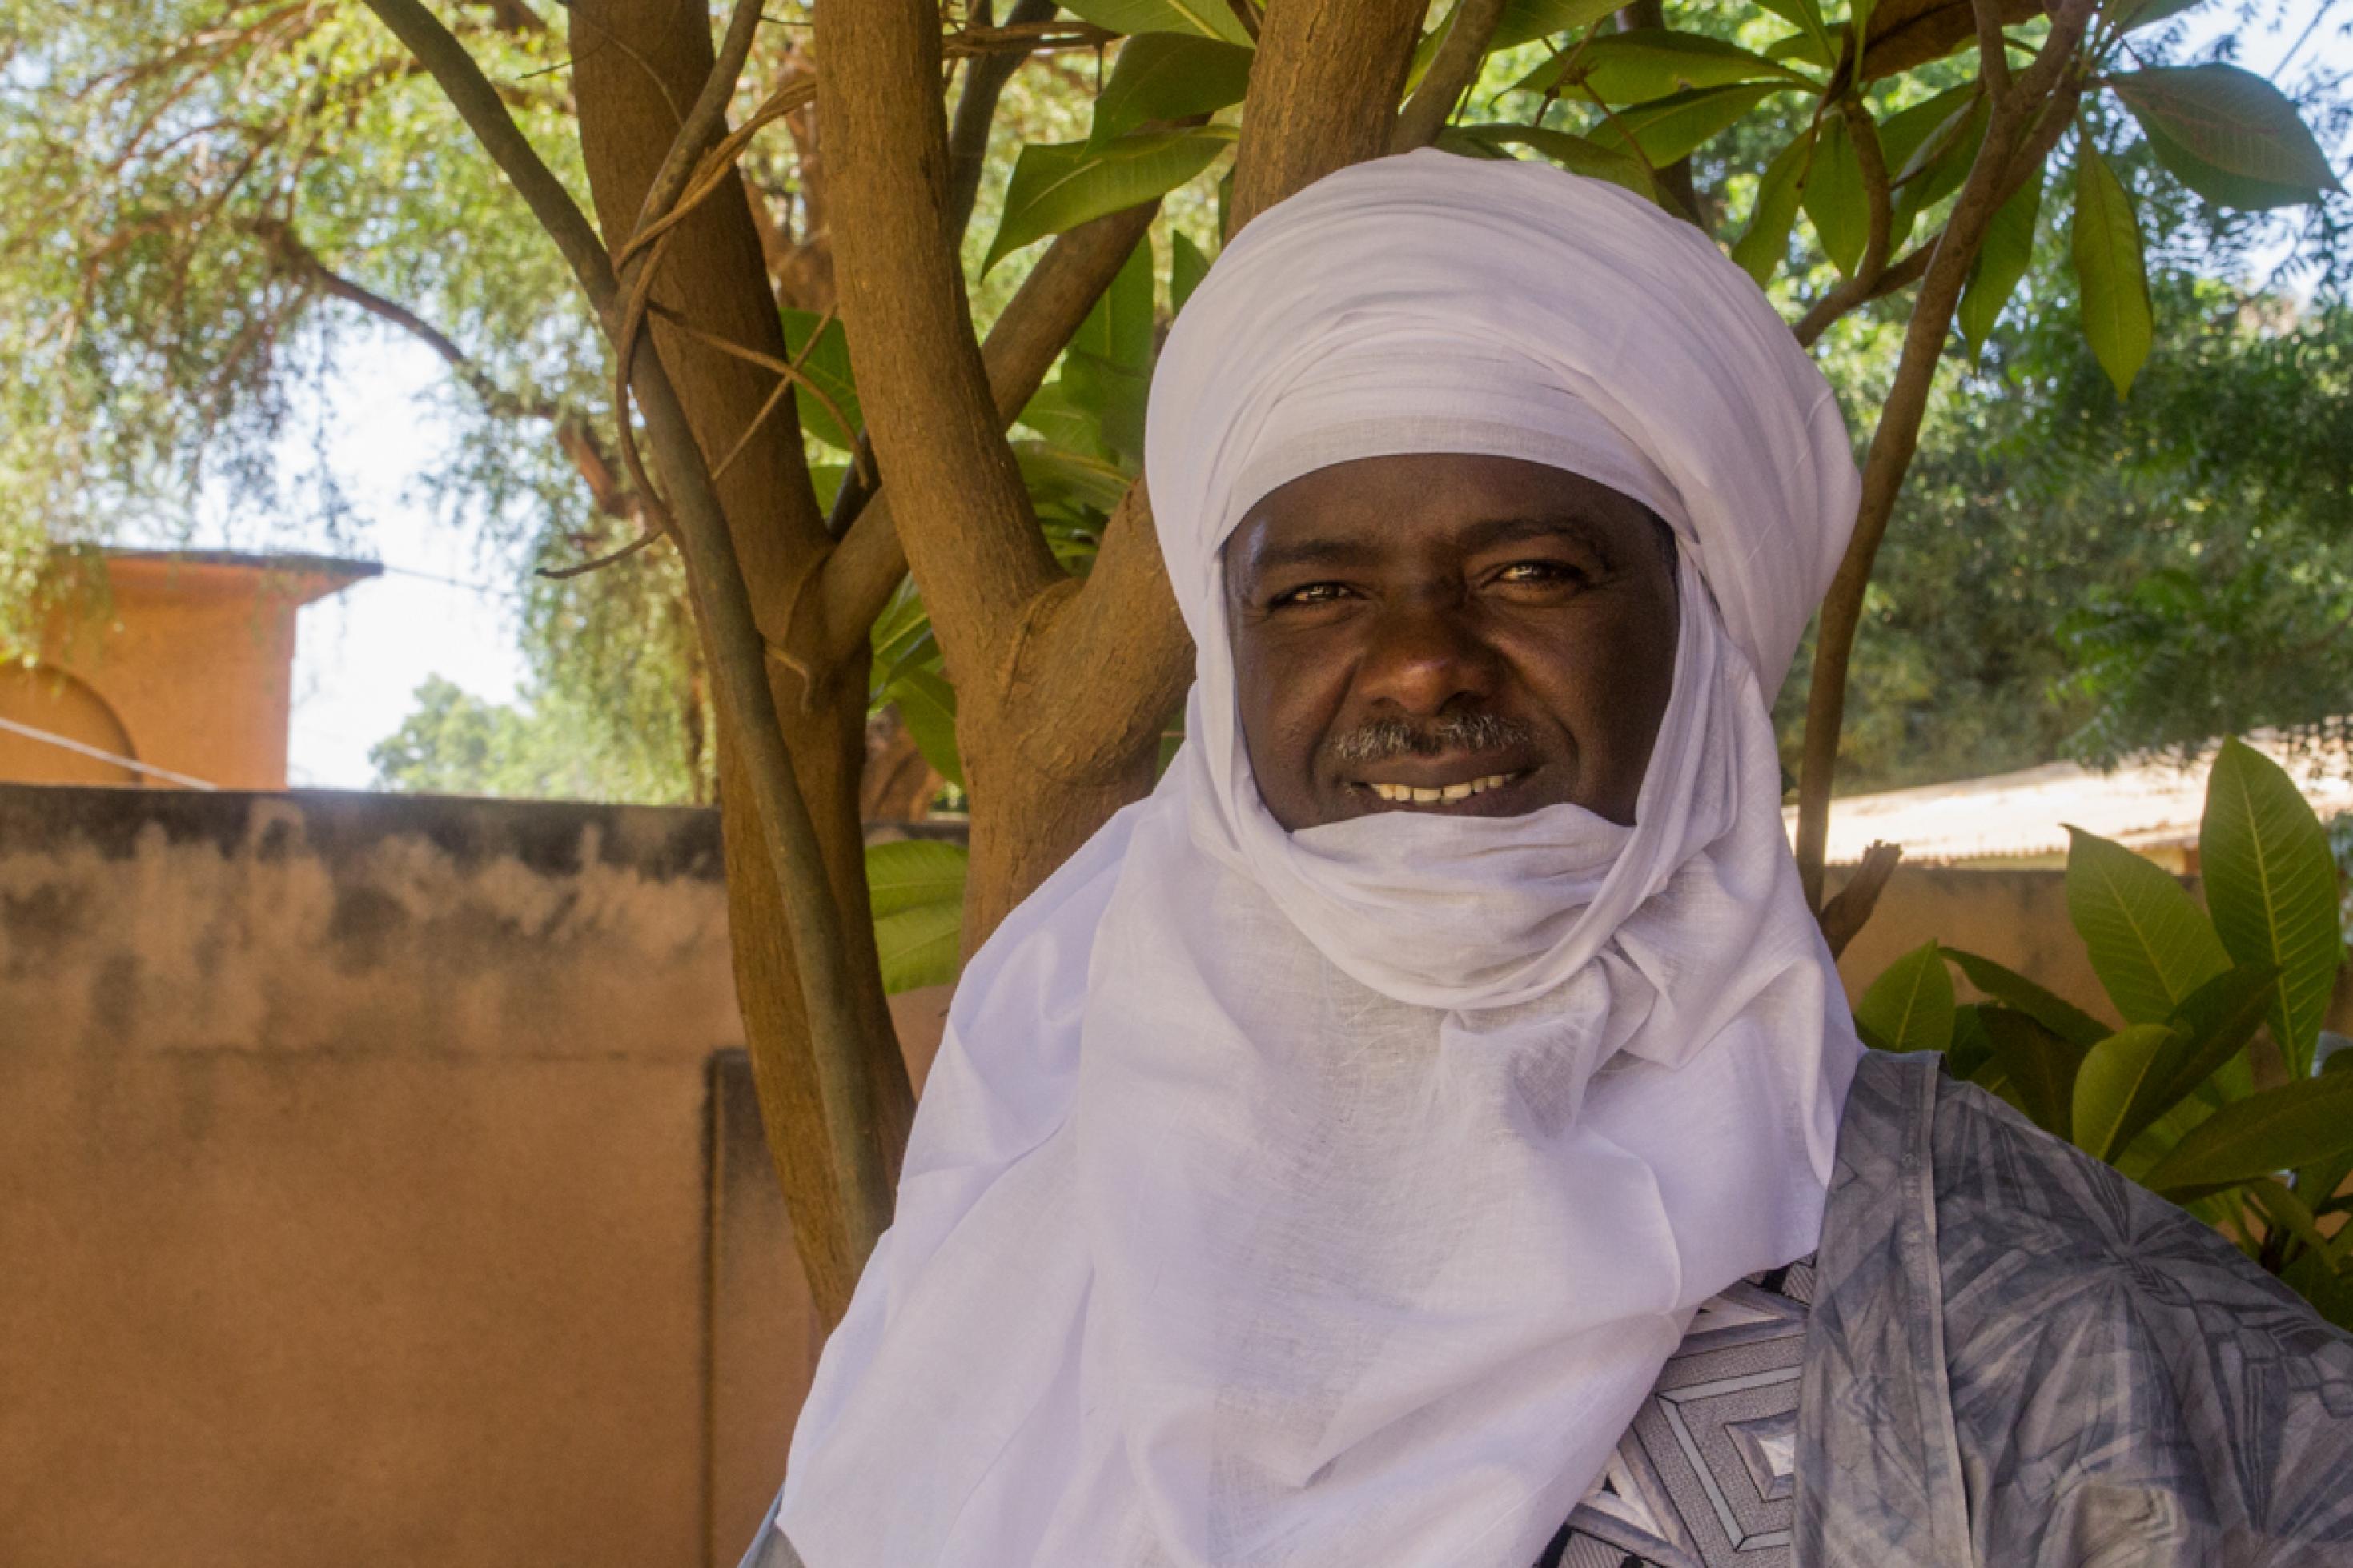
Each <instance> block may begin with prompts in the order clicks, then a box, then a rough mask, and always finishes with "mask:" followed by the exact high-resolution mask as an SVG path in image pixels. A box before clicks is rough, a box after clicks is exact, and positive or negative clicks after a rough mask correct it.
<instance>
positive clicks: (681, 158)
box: [638, 0, 760, 231]
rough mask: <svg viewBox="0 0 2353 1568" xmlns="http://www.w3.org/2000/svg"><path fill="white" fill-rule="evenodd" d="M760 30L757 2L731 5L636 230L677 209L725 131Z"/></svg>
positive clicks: (742, 0)
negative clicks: (699, 86)
mask: <svg viewBox="0 0 2353 1568" xmlns="http://www.w3.org/2000/svg"><path fill="white" fill-rule="evenodd" d="M759 30H760V0H735V9H734V11H733V14H732V15H731V16H729V17H728V19H727V33H726V36H725V37H723V38H722V39H721V40H720V44H719V58H717V59H716V60H714V61H713V62H712V67H711V74H710V75H709V76H707V77H705V78H703V79H702V91H701V92H699V93H697V94H695V98H694V107H693V108H691V109H690V110H687V111H686V119H685V121H684V122H683V123H681V125H680V126H679V128H678V133H677V134H676V135H675V136H673V137H671V138H670V152H669V153H666V154H664V156H663V158H662V163H661V168H660V170H659V172H658V173H657V174H655V175H654V180H653V184H650V185H648V186H647V187H646V199H645V202H644V204H643V205H641V206H640V207H639V209H638V230H639V231H643V230H644V228H645V226H647V225H648V224H649V223H652V222H654V221H656V220H658V219H659V218H660V217H662V216H664V215H665V214H667V213H668V212H669V211H670V208H671V207H672V206H673V205H676V204H677V202H678V197H679V193H680V192H681V191H683V190H685V189H686V183H687V181H688V180H689V179H690V178H691V177H692V175H693V174H694V169H695V163H696V162H697V160H699V159H700V158H702V154H703V153H706V152H708V151H709V150H710V147H711V144H712V142H716V141H718V140H719V138H720V136H721V134H722V133H723V132H724V131H725V130H726V128H727V105H728V103H729V102H730V100H733V98H734V96H735V83H736V82H737V81H738V80H739V79H742V77H743V75H744V61H745V60H746V59H748V58H751V54H752V39H753V37H754V35H755V34H756V33H758V32H759Z"/></svg>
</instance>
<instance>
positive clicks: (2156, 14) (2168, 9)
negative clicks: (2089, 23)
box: [2101, 0, 2200, 33]
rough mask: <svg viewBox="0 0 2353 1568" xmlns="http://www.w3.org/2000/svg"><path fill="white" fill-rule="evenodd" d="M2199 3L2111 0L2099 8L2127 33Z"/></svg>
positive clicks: (2196, 0)
mask: <svg viewBox="0 0 2353 1568" xmlns="http://www.w3.org/2000/svg"><path fill="white" fill-rule="evenodd" d="M2199 3H2200V0H2113V3H2112V4H2110V5H2105V6H2102V7H2101V9H2103V10H2104V11H2105V12H2106V13H2107V14H2108V20H2110V21H2111V22H2114V23H2115V24H2116V26H2117V28H2118V29H2119V30H2120V31H2123V32H2127V33H2129V32H2132V31H2134V30H2136V29H2137V28H2141V27H2147V26H2155V25H2156V24H2157V23H2158V22H2162V21H2164V20H2165V19H2166V18H2167V17H2168V16H2179V15H2180V14H2181V13H2182V12H2184V11H2187V10H2189V8H2190V7H2191V6H2192V5H2198V4H2199Z"/></svg>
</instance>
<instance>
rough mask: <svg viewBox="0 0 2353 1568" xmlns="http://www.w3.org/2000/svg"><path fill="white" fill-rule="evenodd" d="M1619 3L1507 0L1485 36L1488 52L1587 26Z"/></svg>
mask: <svg viewBox="0 0 2353 1568" xmlns="http://www.w3.org/2000/svg"><path fill="white" fill-rule="evenodd" d="M1618 5H1619V0H1507V4H1505V5H1504V14H1503V15H1502V16H1499V17H1497V18H1496V20H1495V31H1494V32H1493V34H1492V35H1491V36H1490V37H1489V38H1488V42H1487V52H1488V53H1489V54H1493V53H1494V52H1495V51H1496V50H1498V49H1509V48H1516V47H1519V46H1520V45H1522V44H1529V43H1534V42H1535V40H1536V39H1538V38H1549V37H1555V36H1556V35H1558V34H1561V33H1569V32H1575V31H1576V30H1577V28H1579V27H1589V26H1592V25H1593V24H1594V23H1596V22H1598V21H1599V20H1600V19H1601V18H1602V17H1604V16H1609V13H1611V12H1612V11H1615V10H1616V9H1618Z"/></svg>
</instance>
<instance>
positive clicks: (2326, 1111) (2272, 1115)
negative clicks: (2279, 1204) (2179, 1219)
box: [2141, 1073, 2353, 1197]
mask: <svg viewBox="0 0 2353 1568" xmlns="http://www.w3.org/2000/svg"><path fill="white" fill-rule="evenodd" d="M2348 1149H2353V1076H2348V1075H2347V1074H2344V1073H2324V1074H2322V1075H2321V1076H2320V1077H2318V1078H2310V1079H2300V1080H2298V1081H2297V1082H2295V1083H2288V1084H2283V1085H2281V1086H2280V1087H2279V1088H2277V1089H2263V1090H2262V1091H2260V1092H2258V1093H2255V1094H2251V1095H2249V1096H2248V1097H2247V1098H2246V1099H2244V1100H2239V1101H2237V1102H2236V1103H2234V1104H2231V1105H2226V1106H2224V1107H2223V1108H2222V1109H2221V1110H2218V1111H2216V1112H2215V1113H2214V1114H2213V1115H2211V1116H2210V1117H2208V1118H2207V1119H2206V1120H2205V1121H2201V1122H2200V1123H2199V1124H2198V1125H2197V1126H2196V1127H2193V1128H2191V1129H2190V1130H2189V1132H2188V1133H2186V1134H2185V1135H2184V1136H2183V1138H2182V1140H2181V1142H2179V1143H2177V1144H2175V1145H2174V1146H2173V1151H2172V1152H2170V1153H2168V1155H2166V1156H2165V1158H2164V1159H2162V1160H2159V1161H2158V1163H2156V1164H2154V1165H2152V1166H2150V1167H2149V1168H2148V1170H2147V1173H2145V1174H2144V1175H2143V1176H2142V1177H2141V1181H2142V1183H2143V1184H2145V1185H2147V1186H2149V1187H2152V1188H2154V1189H2156V1190H2157V1191H2158V1192H2161V1193H2163V1194H2166V1195H2167V1196H2168V1197H2171V1196H2173V1195H2175V1194H2179V1193H2189V1194H2203V1193H2211V1192H2219V1191H2221V1189H2223V1188H2225V1187H2232V1186H2236V1185H2238V1184H2240V1183H2242V1182H2246V1181H2252V1180H2253V1179H2254V1178H2255V1177H2257V1176H2268V1175H2272V1174H2274V1173H2276V1172H2280V1171H2284V1170H2286V1169H2288V1168H2289V1167H2291V1166H2296V1165H2307V1164H2311V1163H2316V1162H2317V1161H2321V1160H2326V1159H2329V1158H2332V1157H2334V1156H2335V1155H2337V1154H2340V1153H2342V1152H2345V1151H2346V1150H2348Z"/></svg>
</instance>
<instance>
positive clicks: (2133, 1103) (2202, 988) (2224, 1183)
mask: <svg viewBox="0 0 2353 1568" xmlns="http://www.w3.org/2000/svg"><path fill="white" fill-rule="evenodd" d="M2073 837H2074V847H2073V850H2072V851H2071V852H2070V854H2069V856H2068V862H2067V907H2068V912H2069V914H2070V916H2071V917H2072V918H2073V921H2074V923H2075V928H2076V931H2077V933H2078V934H2079V935H2080V936H2081V937H2082V938H2083V940H2084V946H2085V948H2086V949H2087V950H2088V951H2089V953H2090V955H2091V959H2092V963H2093V968H2094V972H2095V973H2097V974H2098V975H2099V977H2100V981H2101V984H2102V985H2103V986H2104V987H2105V989H2106V991H2107V993H2108V1000H2109V1003H2110V1005H2113V1006H2114V1007H2115V1009H2116V1012H2117V1013H2119V1014H2121V1015H2123V1016H2124V1017H2125V1018H2126V1020H2127V1023H2126V1026H2125V1027H2124V1028H2122V1029H2119V1030H2116V1031H2114V1032H2110V1031H2109V1030H2108V1029H2107V1028H2106V1027H2105V1026H2103V1025H2102V1024H2100V1023H2099V1021H2098V1020H2097V1019H2095V1018H2094V1017H2092V1016H2091V1015H2089V1014H2088V1013H2085V1012H2084V1011H2083V1010H2082V1009H2080V1008H2077V1007H2075V1006H2073V1005H2072V1004H2069V1003H2067V1002H2064V1001H2063V1000H2061V999H2060V998H2059V997H2056V996H2054V995H2052V994H2051V993H2050V992H2048V991H2046V990H2044V989H2043V988H2042V987H2041V986H2039V985H2036V984H2034V983H2033V982H2031V981H2030V980H2027V979H2026V978H2025V977H2023V976H2022V975H2019V974H2017V973H2013V972H2011V971H2010V970H2008V969H2005V968H2003V967H2002V966H2001V965H2000V964H1998V963H1993V962H1992V961H1991V960H1989V959H1985V958H1980V957H1978V956H1977V955H1975V954H1971V953H1965V952H1957V951H1954V950H1952V949H1947V948H1940V947H1939V946H1937V944H1936V943H1935V942H1930V943H1928V944H1927V945H1926V946H1925V947H1922V948H1920V949H1918V950H1917V951H1915V952H1910V953H1906V954H1905V956H1904V957H1902V958H1899V959H1897V960H1896V961H1895V962H1894V963H1893V964H1891V965H1889V967H1888V969H1887V972H1886V973H1884V974H1883V975H1881V976H1880V978H1879V979H1878V980H1877V981H1876V982H1874V983H1873V984H1872V986H1871V988H1870V989H1869V991H1867V992H1866V993H1865V994H1864V996H1863V998H1862V1002H1861V1003H1860V1004H1859V1005H1857V1006H1856V1008H1855V1020H1856V1023H1857V1025H1858V1026H1859V1027H1860V1028H1861V1029H1862V1033H1863V1036H1864V1037H1865V1039H1866V1040H1867V1041H1869V1042H1870V1043H1871V1044H1873V1045H1874V1046H1877V1047H1881V1048H1883V1049H1890V1050H1945V1051H1946V1052H1947V1056H1946V1068H1947V1071H1948V1072H1950V1073H1952V1074H1953V1075H1954V1076H1955V1077H1957V1078H1961V1079H1968V1080H1969V1081H1972V1082H1975V1083H1977V1084H1979V1085H1981V1086H1982V1087H1984V1088H1986V1089H1990V1090H1992V1091H1993V1092H1994V1093H1996V1094H1999V1095H2000V1096H2001V1097H2002V1098H2003V1099H2005V1100H2009V1101H2010V1103H2011V1104H2012V1105H2014V1106H2016V1107H2017V1108H2018V1109H2019V1110H2021V1111H2022V1112H2024V1113H2025V1114H2026V1115H2027V1116H2028V1117H2029V1118H2031V1120H2032V1121H2035V1122H2036V1123H2037V1124H2038V1125H2039V1126H2041V1127H2042V1128H2043V1129H2044V1130H2045V1131H2049V1132H2052V1133H2053V1134H2055V1135H2057V1136H2059V1137H2062V1138H2065V1139H2068V1140H2070V1141H2072V1142H2074V1143H2075V1144H2076V1145H2077V1146H2078V1147H2079V1148H2081V1149H2083V1150H2084V1152H2086V1153H2089V1154H2091V1155H2093V1156H2094V1158H2097V1159H2101V1160H2105V1161H2106V1162H2107V1163H2110V1164H2113V1165H2115V1166H2116V1168H2117V1169H2118V1170H2120V1171H2122V1172H2123V1173H2125V1174H2126V1175H2128V1176H2131V1177H2132V1178H2134V1179H2135V1180H2137V1181H2138V1182H2140V1183H2141V1184H2144V1185H2146V1186H2147V1187H2149V1188H2150V1189H2152V1190H2153V1191H2156V1192H2158V1193H2162V1194H2165V1195H2167V1196H2168V1197H2171V1198H2174V1199H2176V1200H2177V1201H2179V1202H2181V1203H2184V1204H2187V1205H2190V1206H2191V1207H2192V1208H2193V1209H2195V1210H2197V1211H2198V1212H2200V1214H2202V1215H2205V1216H2206V1217H2207V1218H2209V1219H2210V1220H2212V1221H2215V1222H2216V1223H2218V1224H2222V1225H2224V1226H2227V1227H2228V1228H2230V1229H2231V1230H2232V1231H2233V1232H2234V1233H2235V1234H2236V1235H2237V1236H2238V1237H2239V1238H2240V1239H2241V1243H2242V1246H2243V1247H2245V1248H2246V1250H2247V1252H2248V1253H2249V1255H2250V1256H2251V1257H2253V1258H2256V1259H2257V1260H2259V1261H2260V1262H2262V1263H2263V1266H2264V1267H2265V1268H2269V1269H2270V1270H2271V1271H2272V1272H2273V1273H2274V1274H2278V1275H2280V1276H2281V1277H2282V1278H2283V1279H2284V1280H2285V1281H2286V1282H2287V1283H2288V1284H2290V1285H2291V1286H2293V1287H2294V1288H2295V1289H2297V1290H2299V1291H2301V1292H2303V1294H2304V1295H2305V1296H2306V1298H2307V1299H2308V1300H2311V1301H2312V1302H2313V1304H2314V1305H2315V1306H2316V1308H2318V1309H2319V1310H2321V1311H2322V1312H2323V1314H2325V1315H2327V1316H2328V1317H2329V1318H2330V1319H2331V1320H2332V1321H2336V1322H2337V1323H2339V1324H2340V1325H2346V1326H2353V1281H2348V1279H2346V1278H2345V1275H2346V1270H2347V1268H2348V1253H2353V1242H2348V1241H2346V1240H2345V1239H2344V1238H2345V1237H2347V1236H2348V1235H2353V1193H2348V1192H2347V1191H2346V1190H2345V1188H2346V1185H2347V1182H2348V1176H2353V1071H2347V1070H2345V1068H2346V1067H2348V1066H2353V1050H2346V1049H2342V1048H2338V1049H2335V1050H2334V1051H2330V1050H2324V1049H2323V1047H2324V1046H2331V1047H2341V1046H2342V1044H2343V1043H2342V1042H2341V1041H2338V1040H2337V1038H2336V1037H2332V1036H2328V1035H2326V1034H2324V1033H2323V1032H2322V1030H2321V1027H2320V1023H2321V1016H2322V1009H2323V1008H2324V1007H2325V1005H2326V1003H2327V996H2328V994H2329V990H2330V987H2331V986H2332V985H2333V984H2334V983H2335V982H2336V979H2337V973H2338V971H2339V969H2340V968H2341V967H2342V965H2343V963H2344V962H2345V943H2344V940H2343V938H2342V936H2341V934H2340V931H2339V928H2338V924H2337V921H2338V915H2337V868H2336V867H2335V865H2334V864H2333V862H2332V860H2331V858H2330V855H2329V847H2328V843H2327V835H2326V834H2325V832H2324V831H2323V829H2322V827H2321V825H2320V822H2319V820H2318V818H2317V817H2316V816H2314V815H2313V812H2312V808H2311V807H2310V806H2309V805H2306V802H2305V800H2304V798H2303V796H2302V795H2299V794H2298V793H2297V791H2296V788H2295V784H2294V783H2293V782H2292V781H2291V780H2290V779H2289V778H2288V776H2287V774H2286V773H2284V771H2282V769H2281V768H2280V767H2279V765H2278V764H2277V763H2274V762H2272V761H2271V760H2270V759H2269V758H2267V757H2265V756H2264V755H2263V753H2262V752H2257V751H2255V750H2254V749H2253V748H2252V747H2249V746H2246V745H2243V744H2241V743H2239V742H2230V743H2229V744H2227V745H2225V746H2224V748H2223V749H2222V751H2221V754H2220V755H2219V757H2218V758H2217V760H2216V762H2215V763H2214V767H2213V770H2212V772H2211V773H2210V775H2209V776H2208V780H2207V802H2206V817H2205V823H2204V826H2203V828H2202V829H2201V831H2200V838H2199V850H2200V864H2201V866H2202V867H2203V869H2204V875H2205V887H2206V893H2207V898H2208V901H2209V904H2210V906H2211V910H2212V914H2211V919H2210V916H2209V914H2208V912H2207V911H2206V910H2200V909H2199V907H2198V906H2197V904H2196V903H2195V902H2194V901H2192V900H2191V899H2190V897H2189V893H2188V892H2187V891H2186V890H2185V889H2183V888H2182V886H2181V884H2180V883H2179V882H2178V881H2176V880H2175V879H2173V878H2171V877H2170V876H2168V875H2167V874H2166V873H2165V872H2163V871H2162V870H2160V869H2158V868H2157V867H2156V866H2154V865H2152V864H2150V863H2149V862H2148V861H2146V860H2144V859H2142V858H2140V857H2138V856H2137V855H2135V854H2133V853H2132V851H2130V850H2128V849H2126V848H2124V847H2122V846H2120V845H2116V844H2114V843H2111V842H2109V841H2108V840H2106V839H2104V838H2100V837H2095V836H2094V835H2092V834H2088V833H2084V832H2081V831H2077V832H2076V833H2075V834H2074V836H2073ZM1947 959H1949V960H1950V961H1952V963H1954V964H1955V965H1956V966H1957V968H1958V969H1959V970H1960V972H1961V974H1962V976H1963V977H1964V978H1966V979H1967V980H1968V982H1969V983H1970V984H1972V985H1973V986H1975V987H1976V988H1977V990H1978V992H1979V993H1980V994H1982V995H1983V997H1984V998H1985V999H1984V1000H1982V1001H1976V1002H1968V1003H1962V1004H1959V1005H1955V1004H1954V1002H1953V998H1952V989H1951V984H1952V983H1951V978H1950V976H1949V975H1948V974H1947V973H1946V972H1945V961H1946V960H1947ZM1932 970H1933V972H1934V973H1933V974H1932V973H1930V972H1931V971H1932ZM2259 1047H2269V1052H2270V1056H2269V1058H2268V1059H2269V1064H2270V1065H2269V1066H2268V1067H2267V1068H2266V1069H2265V1073H2266V1075H2267V1076H2266V1079H2265V1083H2264V1087H2262V1088H2260V1089H2258V1088H2257V1087H2256V1085H2257V1082H2258V1073H2257V1070H2256V1060H2257V1052H2258V1049H2259ZM2331 1063H2336V1064H2339V1065H2337V1066H2334V1067H2332V1066H2331V1065H2330V1064H2331Z"/></svg>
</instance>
